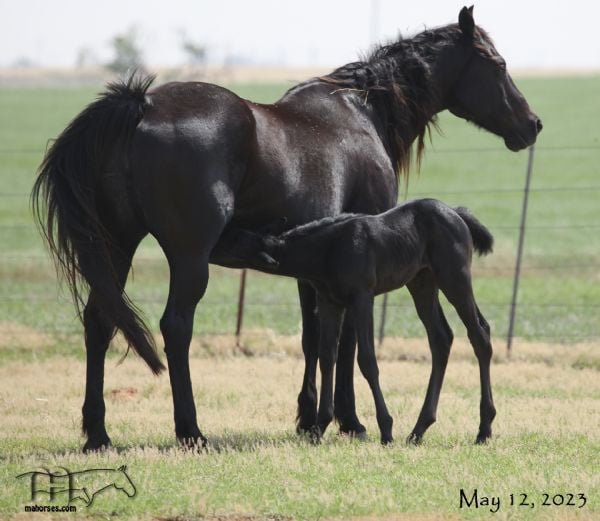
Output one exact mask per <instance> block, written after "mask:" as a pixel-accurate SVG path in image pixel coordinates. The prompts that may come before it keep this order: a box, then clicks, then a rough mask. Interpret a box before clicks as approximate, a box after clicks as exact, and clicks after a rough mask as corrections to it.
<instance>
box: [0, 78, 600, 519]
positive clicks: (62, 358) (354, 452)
mask: <svg viewBox="0 0 600 521" xmlns="http://www.w3.org/2000/svg"><path fill="white" fill-rule="evenodd" d="M517 83H518V86H519V87H520V88H521V89H522V91H523V93H524V94H525V96H526V97H527V99H528V100H529V101H530V103H531V106H532V108H533V109H534V110H535V111H536V112H537V113H538V114H539V116H540V117H541V118H542V120H543V122H544V131H543V132H542V133H541V134H540V136H539V140H538V143H537V145H536V155H535V162H534V171H533V180H532V186H531V188H532V192H531V196H530V208H529V219H528V228H527V232H526V237H525V255H524V260H523V277H522V280H521V286H520V292H519V307H518V316H517V324H516V331H515V333H516V336H517V339H516V341H515V344H514V357H513V358H512V359H511V360H508V359H507V358H506V357H505V356H504V353H503V352H504V335H505V334H506V329H507V318H508V311H509V303H510V295H511V290H512V273H513V269H514V259H515V249H516V244H517V233H518V226H519V218H520V211H521V201H522V188H523V184H524V172H525V167H526V161H527V154H526V153H525V152H522V153H518V154H514V153H511V152H509V151H507V150H506V149H504V147H503V144H502V142H501V141H500V140H499V139H498V138H495V137H493V136H490V135H488V134H485V133H483V132H479V131H478V130H477V129H475V128H474V127H472V126H468V125H466V124H465V123H464V122H462V121H460V120H458V119H456V118H451V117H441V118H440V127H441V129H442V131H443V135H438V134H436V133H435V132H434V133H433V136H432V137H433V145H429V146H428V150H427V151H426V153H425V159H424V162H423V166H422V169H421V173H420V174H417V172H416V171H414V170H413V172H412V175H411V178H410V182H409V184H408V191H407V192H406V193H404V192H403V194H402V196H401V197H402V198H405V197H407V198H413V197H421V196H423V197H437V198H440V199H442V200H444V201H445V202H447V203H448V204H451V205H461V206H467V207H468V208H470V209H471V210H472V211H473V213H474V214H475V215H476V216H477V217H478V218H479V219H480V220H481V221H482V222H483V223H484V224H485V225H486V226H488V227H489V228H490V230H491V231H492V232H493V233H494V235H495V238H496V247H495V252H494V254H492V255H491V256H489V257H487V258H485V259H475V261H474V277H475V292H476V295H477V299H478V302H479V303H480V306H481V309H482V311H483V313H484V314H485V315H486V317H487V318H488V319H489V320H490V322H491V326H492V335H493V341H494V346H495V349H496V353H497V356H496V358H495V363H494V365H493V367H492V379H493V385H494V392H495V400H496V406H497V409H498V417H497V419H496V421H495V423H494V428H495V429H494V434H495V438H494V440H493V441H492V442H491V444H490V445H489V446H487V447H474V446H473V445H472V442H473V440H474V438H475V434H476V430H477V419H478V399H479V394H478V393H479V384H478V372H477V367H476V364H475V360H474V356H473V354H472V352H471V350H470V348H469V346H468V345H467V344H466V342H465V339H464V338H462V337H464V334H465V333H464V328H463V327H462V325H461V324H460V323H459V322H458V321H457V320H456V317H455V316H454V314H453V311H452V310H451V307H450V306H448V305H445V309H446V310H447V311H448V316H449V317H450V318H451V325H452V327H453V329H454V331H455V334H456V336H457V337H458V338H457V340H456V342H455V344H456V345H455V348H454V350H453V354H452V355H451V359H450V362H449V367H448V372H447V378H446V381H445V385H444V389H443V390H442V395H441V399H440V407H439V414H438V423H436V424H435V425H434V426H432V428H431V429H430V431H429V432H428V434H427V438H426V440H425V443H424V444H423V445H422V446H420V447H410V448H409V447H406V446H404V445H403V443H402V439H403V437H404V436H406V435H408V433H409V429H410V427H411V426H412V423H413V421H414V420H415V418H416V417H417V415H418V411H419V408H420V406H421V403H422V398H423V394H424V391H425V388H426V385H427V378H428V375H429V362H428V359H429V354H428V349H427V346H426V339H425V337H424V334H423V330H422V326H421V324H420V322H418V319H417V317H416V313H415V311H414V309H413V306H412V302H411V301H410V297H409V296H408V293H407V292H406V291H405V290H402V291H399V292H396V293H394V294H392V295H391V296H390V301H389V302H390V307H389V309H388V317H387V324H386V341H385V342H384V344H383V346H381V348H380V349H379V351H378V356H379V358H380V359H381V364H380V368H381V377H382V388H383V390H384V392H385V395H386V399H387V401H388V405H389V407H390V412H391V414H392V416H393V417H394V419H395V424H394V434H395V437H396V439H397V442H396V444H395V445H394V446H392V447H390V448H389V449H382V448H381V447H380V446H379V443H378V442H377V427H376V421H375V417H374V409H373V406H372V400H371V397H370V393H369V390H368V387H367V386H366V384H365V383H364V382H363V380H362V378H361V377H360V376H359V375H358V374H357V377H356V380H357V404H358V413H359V415H360V417H361V419H364V422H365V424H366V425H367V428H368V431H369V433H370V434H371V439H370V441H368V442H367V443H357V442H354V441H351V440H346V439H339V438H338V437H337V436H336V434H335V429H331V432H328V433H327V435H326V437H325V440H324V443H323V445H322V446H320V447H313V446H310V445H309V444H307V443H306V441H305V440H302V439H300V438H298V437H297V436H296V435H295V433H294V430H293V420H294V415H295V405H296V403H295V399H296V395H297V392H298V390H299V387H300V383H301V377H302V369H303V361H302V355H301V348H300V340H299V333H300V312H299V306H298V304H297V295H296V286H295V283H294V282H293V281H291V280H288V279H284V278H277V277H272V276H267V275H263V274H260V273H256V272H250V273H249V276H248V286H247V288H246V314H245V317H244V332H245V333H244V336H243V338H242V340H243V344H244V345H245V346H247V347H248V348H249V349H250V350H251V351H252V352H253V353H254V354H255V355H257V356H255V357H253V358H252V357H243V356H239V355H237V354H236V351H235V349H234V339H233V336H232V335H233V332H234V331H235V326H236V324H235V319H236V309H237V293H238V287H239V279H240V274H239V272H238V271H231V270H226V269H222V268H219V267H211V280H210V283H209V289H208V292H207V294H206V296H205V298H204V299H203V300H202V302H201V303H200V305H199V306H198V311H197V315H196V323H195V333H196V335H195V338H194V341H193V344H192V349H191V356H192V377H193V379H194V390H195V394H196V400H197V404H198V417H199V422H200V426H201V428H202V429H203V431H204V432H205V433H206V435H207V436H208V437H209V440H210V442H211V448H210V449H209V450H208V453H206V454H202V455H195V454H187V453H185V452H182V451H181V450H179V449H178V448H177V446H176V442H175V438H174V436H173V433H172V403H171V397H170V391H169V387H168V378H167V377H166V376H161V377H160V378H155V377H153V376H152V375H151V374H150V373H149V371H148V370H147V368H146V367H145V365H144V364H143V363H142V362H141V361H140V360H138V359H137V358H136V357H135V355H133V354H130V355H129V356H128V358H127V360H126V361H125V362H124V363H123V364H122V365H117V361H118V359H119V358H120V357H121V356H122V354H123V353H124V347H123V345H122V344H121V343H120V342H119V341H117V342H116V346H115V347H114V348H113V349H111V351H109V355H110V356H109V358H108V360H107V371H106V372H107V376H106V379H107V381H106V393H105V394H106V398H107V423H108V427H109V430H110V432H111V434H112V436H113V442H114V443H115V445H116V446H117V448H118V449H119V450H118V451H111V452H109V453H108V454H105V455H89V456H85V455H82V454H80V453H79V449H80V447H81V445H82V443H83V440H82V438H81V437H80V436H79V435H78V432H77V426H78V425H79V423H80V410H81V400H82V395H81V390H82V389H83V385H84V384H83V382H84V374H85V367H84V363H83V359H84V348H83V339H82V334H81V331H82V328H81V326H80V324H79V322H78V320H77V317H76V316H75V312H74V308H73V306H72V303H71V302H70V299H69V295H68V292H67V291H66V290H63V291H61V290H59V289H58V285H57V281H56V276H55V274H54V270H53V267H52V265H51V264H50V261H49V259H48V257H47V255H46V252H45V250H44V246H43V243H42V240H41V238H40V237H39V235H38V234H37V231H36V230H35V227H34V225H33V221H32V218H31V214H30V209H29V196H28V194H29V191H30V189H31V185H32V183H33V180H34V176H35V171H36V168H37V166H38V165H39V163H40V161H41V158H42V155H43V151H44V149H45V146H46V142H47V140H48V139H49V138H51V137H54V136H56V135H57V134H58V133H59V132H60V131H61V130H62V129H63V128H64V126H65V125H66V124H67V122H68V121H69V120H70V119H71V118H72V117H73V116H74V115H75V114H77V113H78V112H79V111H80V110H81V109H82V108H83V106H84V105H85V104H87V103H88V102H89V101H91V100H92V98H93V97H94V94H95V93H96V92H97V91H99V90H100V89H101V86H98V87H97V88H95V89H91V88H52V89H50V88H48V89H33V88H28V89H16V88H14V89H8V88H3V89H0V180H1V184H0V237H1V238H2V244H3V248H2V251H1V252H0V259H1V262H0V280H1V281H2V283H1V285H0V400H1V403H2V404H3V407H2V413H3V428H2V431H1V433H0V445H1V446H2V447H3V454H2V456H1V457H2V458H3V460H2V461H3V466H2V470H1V471H0V476H1V479H2V483H3V484H4V486H5V491H6V494H4V495H3V496H2V498H1V499H0V514H2V515H14V514H17V513H19V512H22V505H23V504H25V503H26V501H27V491H26V487H25V488H23V486H22V484H20V483H19V482H17V481H16V480H15V479H14V476H15V475H17V474H20V473H22V472H26V471H29V470H32V469H33V468H36V467H39V466H41V465H46V466H51V467H54V466H59V465H64V466H66V467H67V468H70V469H73V470H75V469H81V468H85V467H86V466H87V467H97V466H99V463H100V462H101V463H102V464H103V465H106V466H109V467H115V468H116V467H118V466H120V465H122V464H127V466H128V469H129V472H130V475H131V477H132V479H133V480H134V481H135V483H136V486H137V487H138V489H139V493H138V495H137V496H136V498H135V499H129V498H127V497H125V496H124V495H122V494H121V495H118V494H115V495H114V496H111V497H110V498H108V496H107V497H105V498H98V502H97V504H95V506H94V510H93V511H90V512H85V513H87V514H89V515H105V516H108V515H111V516H112V515H115V514H118V515H119V516H122V517H124V518H142V517H147V515H148V514H149V513H152V514H153V515H156V516H162V517H174V516H187V517H198V516H207V517H211V516H218V515H222V516H228V515H237V516H238V517H240V518H241V519H255V518H254V517H252V516H257V517H258V518H264V517H268V516H280V518H282V517H283V518H285V517H286V516H289V517H293V518H298V519H316V518H327V517H338V518H346V517H349V516H350V515H363V516H367V515H368V516H377V517H386V516H390V515H396V514H397V513H398V512H402V513H404V514H405V515H406V519H414V518H415V513H421V514H424V515H425V518H426V519H428V518H429V517H427V516H432V518H433V517H436V516H439V515H456V516H463V515H467V516H474V517H475V516H477V515H483V516H486V517H487V516H489V515H490V513H489V511H487V510H486V511H485V512H481V511H480V512H469V513H467V514H465V513H464V511H460V510H459V509H458V493H459V489H460V488H461V487H465V488H474V487H478V488H479V489H480V490H483V491H485V492H486V493H487V494H497V495H500V496H502V497H503V498H505V501H508V499H507V497H508V495H509V494H510V493H514V494H519V493H528V494H529V495H530V498H531V497H534V496H535V497H538V498H540V497H541V494H543V493H549V494H555V493H562V494H566V493H585V494H586V495H587V497H588V504H587V505H586V507H584V508H583V509H579V510H578V509H573V508H572V507H566V506H565V507H541V506H539V505H538V506H537V507H536V508H533V509H526V510H523V509H518V508H515V507H513V508H512V509H511V508H509V507H508V506H507V505H506V504H503V506H502V509H501V511H500V515H499V519H506V518H508V517H511V518H521V517H527V518H543V519H548V518H551V519H567V518H571V517H575V516H577V519H594V518H597V516H598V515H600V514H599V509H600V504H599V502H598V497H599V493H600V489H599V485H598V479H597V468H596V466H597V455H598V453H599V452H600V439H599V435H600V432H599V428H598V427H599V425H600V418H599V412H598V411H599V408H598V403H599V400H600V387H599V384H598V382H599V379H598V371H599V370H600V356H599V353H598V347H599V345H600V341H599V340H600V312H599V311H600V284H598V282H599V279H600V233H599V231H600V224H599V221H598V198H599V196H600V127H598V121H600V105H599V104H598V101H597V93H598V92H600V78H553V79H549V78H527V79H520V80H518V81H517ZM233 87H234V90H236V91H237V92H238V93H240V95H242V96H244V97H247V98H249V99H253V100H257V101H272V100H274V99H276V98H277V97H278V96H279V95H280V94H281V93H282V92H283V91H284V90H285V89H286V88H288V87H289V85H283V84H279V85H267V86H263V85H261V86H259V85H236V86H233ZM167 282H168V277H167V267H166V263H165V261H164V259H163V257H162V253H161V252H160V250H159V249H158V246H157V245H156V243H154V242H153V240H152V239H147V240H146V241H145V242H144V243H143V244H142V246H141V247H140V249H139V251H138V253H137V256H136V259H135V262H134V277H133V280H131V279H130V282H129V285H128V291H129V293H130V296H131V297H132V300H133V301H134V302H135V303H136V304H138V305H139V307H140V308H141V309H142V310H143V312H144V313H145V315H146V317H147V318H148V323H149V325H150V326H151V328H152V329H153V330H154V331H156V332H158V320H159V317H160V315H161V314H162V311H163V306H164V304H165V302H166V292H167ZM161 342H162V341H161V340H159V345H161ZM124 444H127V445H124ZM182 483H185V484H186V486H184V487H182V486H181V484H182ZM107 498H108V499H107ZM103 499H105V500H106V502H102V501H103ZM81 510H83V508H82V509H81ZM80 513H81V512H80ZM244 516H247V517H244ZM417 518H418V517H417Z"/></svg>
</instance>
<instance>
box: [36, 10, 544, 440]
mask: <svg viewBox="0 0 600 521" xmlns="http://www.w3.org/2000/svg"><path fill="white" fill-rule="evenodd" d="M151 81H152V79H151V78H145V79H140V78H135V77H132V78H130V79H129V80H128V81H127V82H123V83H115V84H111V85H109V86H108V88H107V91H106V92H105V93H104V94H102V95H101V96H100V97H99V99H98V100H96V101H95V102H94V103H92V104H90V105H89V106H88V107H87V108H85V109H84V110H83V111H82V112H81V113H80V114H79V115H78V116H77V117H76V118H75V119H74V120H73V121H72V122H71V123H70V124H69V126H68V127H67V128H66V129H65V130H64V131H63V132H62V133H61V135H60V136H59V137H58V139H57V140H56V141H55V142H54V143H53V144H52V146H51V147H50V149H49V150H48V152H47V154H46V156H45V159H44V161H43V163H42V165H41V167H40V174H39V177H38V179H37V181H36V183H35V186H34V188H33V192H32V199H33V206H34V211H35V213H36V215H37V217H38V219H39V221H40V224H41V226H42V228H43V230H44V233H45V237H46V240H47V241H48V243H49V246H50V249H51V251H52V252H53V254H54V256H55V258H56V260H57V263H58V265H59V266H60V267H61V268H62V270H63V272H64V274H65V275H66V278H67V281H68V283H69V286H70V288H71V290H72V292H73V294H74V299H75V302H76V305H77V306H78V309H81V308H83V323H84V329H85V343H86V353H87V374H86V389H85V400H84V404H83V430H84V432H85V433H86V434H87V442H86V444H85V446H84V450H95V449H99V448H101V447H104V446H107V445H109V444H110V439H109V437H108V434H107V432H106V428H105V422H104V417H105V405H104V398H103V382H104V361H105V353H106V350H107V348H108V345H109V342H110V340H111V338H112V336H113V335H114V333H115V330H116V329H118V330H120V331H121V332H122V333H123V334H124V336H125V338H126V339H127V341H128V343H129V345H130V346H131V347H132V348H133V349H134V350H135V351H136V352H137V353H138V354H139V355H140V356H141V357H142V358H143V359H144V360H145V361H146V362H147V363H148V365H149V366H150V368H151V369H152V370H153V371H154V372H155V373H159V372H160V371H161V370H162V369H163V368H164V366H163V364H162V362H161V361H160V359H159V358H158V355H157V353H156V349H155V346H154V342H153V339H152V336H151V335H150V333H149V331H148V329H147V327H146V326H145V325H144V323H143V322H142V321H141V319H140V318H139V316H138V314H137V313H136V311H135V308H134V307H133V305H132V303H131V302H130V301H129V300H128V299H127V296H126V295H125V294H124V292H123V288H124V285H125V281H126V279H127V276H128V272H129V269H130V266H131V260H132V257H133V255H134V252H135V250H136V248H137V246H138V244H139V243H140V241H141V240H142V239H143V238H144V237H145V236H146V235H147V234H148V233H150V234H152V235H153V236H154V237H155V238H156V240H157V241H158V243H159V244H160V246H161V247H162V249H163V251H164V253H165V255H166V257H167V260H168V263H169V268H170V286H169V296H168V300H167V305H166V309H165V311H164V314H163V316H162V318H161V321H160V329H161V332H162V335H163V338H164V342H165V352H166V356H167V362H168V366H169V378H170V382H171V388H172V393H173V404H174V417H175V432H176V435H177V438H178V439H179V440H180V442H181V443H183V444H185V445H195V444H203V443H204V442H205V438H204V436H203V435H202V433H201V432H200V429H199V427H198V423H197V420H196V407H195V404H194V398H193V394H192V384H191V378H190V370H189V361H188V354H189V344H190V339H191V336H192V328H193V318H194V311H195V308H196V305H197V303H198V302H199V301H200V299H201V298H202V296H203V295H204V292H205V290H206V287H207V284H208V265H209V262H214V263H218V264H222V265H225V266H232V267H241V266H242V264H240V263H239V261H236V259H234V258H233V257H231V256H229V255H228V254H227V251H228V249H229V246H228V245H227V244H226V241H221V242H219V238H220V236H221V234H222V231H223V230H224V228H225V227H226V225H227V224H228V223H230V222H231V223H234V224H235V225H237V226H239V227H243V228H253V227H259V226H261V225H263V224H265V223H269V222H272V221H273V220H274V219H276V218H278V217H282V216H286V217H287V218H288V219H289V224H290V225H296V224H300V223H305V222H308V221H311V220H314V219H318V218H321V217H324V216H330V215H337V214H339V213H342V212H360V213H378V212H381V211H384V210H386V209H388V208H391V207H392V206H393V205H394V204H395V202H396V198H397V188H398V181H397V173H398V172H400V171H401V170H404V171H407V169H408V166H409V164H410V150H411V145H412V143H413V142H414V141H415V140H416V141H417V143H418V146H417V150H418V152H419V154H420V153H421V152H422V150H423V140H424V136H425V133H426V131H427V129H428V126H429V124H430V123H431V122H433V121H434V119H435V116H436V114H437V113H438V112H440V111H442V110H445V109H449V110H450V111H451V112H453V113H455V114H456V115H458V116H459V117H461V118H464V119H467V120H469V121H472V122H474V123H475V124H477V125H479V126H481V127H483V128H485V129H486V130H489V131H490V132H493V133H495V134H497V135H499V136H501V137H502V138H503V139H504V141H505V143H506V145H507V147H508V148H510V149H511V150H519V149H522V148H525V147H527V146H529V145H531V144H532V143H533V142H534V141H535V139H536V136H537V134H538V132H539V131H540V129H541V123H540V121H539V119H538V118H537V116H536V115H535V114H534V113H533V112H532V111H531V110H530V108H529V106H528V104H527V102H526V100H525V99H524V98H523V96H522V95H521V93H520V92H519V91H518V89H517V88H516V87H515V85H514V84H513V82H512V79H511V78H510V76H509V75H508V73H507V72H506V68H505V64H504V62H503V60H502V58H501V56H500V55H499V54H498V52H497V51H496V49H495V48H494V46H493V44H492V42H491V40H490V38H489V37H488V35H487V34H486V33H485V32H484V31H483V30H482V29H480V28H479V27H477V26H475V23H474V21H473V16H472V10H471V9H466V8H463V9H462V10H461V12H460V15H459V23H458V24H451V25H448V26H444V27H440V28H436V29H432V30H427V31H424V32H422V33H420V34H417V35H416V36H414V37H413V38H409V39H402V40H399V41H398V42H395V43H392V44H390V45H386V46H382V47H379V48H377V49H376V50H375V51H373V52H372V53H371V55H370V56H369V57H368V58H367V59H365V60H364V61H360V62H356V63H351V64H348V65H345V66H343V67H340V68H339V69H337V70H335V71H333V72H332V73H331V74H329V75H327V76H324V77H321V78H316V79H312V80H309V81H307V82H305V83H302V84H300V85H298V86H296V87H294V88H292V89H291V90H290V91H288V92H287V93H286V94H285V95H284V96H283V98H281V99H280V100H279V101H278V102H276V103H274V104H272V105H261V104H257V103H252V102H249V101H246V100H243V99H241V98H239V97H238V96H236V95H235V94H233V93H232V92H230V91H228V90H226V89H224V88H222V87H218V86H216V85H210V84H205V83H198V82H189V83H168V84H165V85H161V86H159V87H157V88H155V89H152V90H149V87H150V84H151ZM86 285H87V286H88V287H89V296H88V297H87V302H85V301H84V292H83V287H84V286H86ZM298 288H299V293H300V304H301V307H302V319H303V332H302V349H303V351H304V355H305V359H306V368H305V376H304V381H303V385H302V390H301V392H300V395H299V397H298V428H299V429H300V430H303V429H307V428H310V427H311V426H312V425H314V424H315V420H316V414H317V410H316V403H317V397H316V387H315V377H316V375H315V373H316V366H317V357H318V352H317V346H318V338H319V334H320V328H319V323H318V319H317V317H316V316H315V314H314V309H315V303H316V294H315V291H314V290H313V289H312V288H311V287H310V286H309V285H307V284H304V283H299V284H298ZM355 344H356V337H355V333H354V327H353V325H352V323H351V321H350V320H349V319H346V320H345V322H344V324H343V326H342V334H341V340H340V360H339V363H338V376H337V378H336V396H335V400H336V407H335V414H336V417H337V419H338V421H339V423H340V428H341V430H342V431H345V432H361V431H364V427H363V426H362V425H361V424H360V423H359V421H358V419H357V417H356V413H355V407H354V389H353V375H352V371H353V361H354V355H355V349H356V347H355Z"/></svg>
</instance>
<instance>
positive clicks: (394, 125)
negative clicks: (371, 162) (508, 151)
mask: <svg viewBox="0 0 600 521" xmlns="http://www.w3.org/2000/svg"><path fill="white" fill-rule="evenodd" d="M460 41H463V42H464V43H465V44H470V45H473V47H474V48H475V50H476V52H478V53H480V54H482V55H485V56H486V57H490V58H496V57H498V58H499V56H498V55H497V53H496V52H495V49H494V46H493V44H492V42H491V40H490V39H489V36H488V35H487V34H486V33H485V31H483V30H482V29H480V28H479V27H476V28H475V32H474V37H473V39H472V40H469V41H467V40H466V38H465V37H464V35H463V33H462V31H461V29H460V28H459V26H458V24H450V25H447V26H443V27H438V28H435V29H429V30H425V31H423V32H421V33H419V34H417V35H415V36H413V37H412V38H406V39H404V38H402V36H400V37H399V39H398V41H395V42H393V43H389V44H386V45H378V46H376V47H375V48H374V49H373V50H371V52H370V53H368V54H367V55H366V56H365V57H364V59H362V60H360V61H357V62H353V63H348V64H346V65H343V66H342V67H339V68H337V69H336V70H334V71H333V72H331V73H330V74H327V75H325V76H321V77H319V78H318V80H320V81H323V82H326V83H330V84H332V85H335V86H336V87H337V89H340V90H341V89H348V90H357V91H362V95H363V96H364V102H365V103H370V104H371V105H372V106H373V107H374V109H375V110H376V112H377V113H378V114H379V116H380V117H383V118H385V119H384V120H383V123H384V125H385V127H386V128H387V134H388V136H387V138H388V147H389V148H390V155H391V157H392V160H393V162H394V164H395V168H396V171H397V173H398V175H400V174H404V175H406V176H407V175H408V171H409V167H410V164H411V142H412V139H413V138H414V133H415V131H416V132H417V147H416V163H417V167H420V164H421V158H422V155H423V151H424V149H425V135H426V134H428V133H429V134H430V132H431V128H430V125H433V126H434V127H436V117H435V116H432V114H433V110H432V107H433V106H435V105H436V101H437V100H436V99H435V95H436V94H435V91H434V88H433V87H434V86H433V85H432V82H431V72H432V71H431V69H432V65H433V63H434V62H435V60H436V58H437V56H439V53H440V51H442V50H443V49H444V48H445V47H447V46H451V45H455V44H456V43H457V42H460ZM337 89H335V90H337ZM335 90H334V92H335ZM436 128H437V127H436Z"/></svg>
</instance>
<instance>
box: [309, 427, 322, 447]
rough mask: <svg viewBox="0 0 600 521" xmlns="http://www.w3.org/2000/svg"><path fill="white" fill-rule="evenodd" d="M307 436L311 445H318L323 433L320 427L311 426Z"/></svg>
mask: <svg viewBox="0 0 600 521" xmlns="http://www.w3.org/2000/svg"><path fill="white" fill-rule="evenodd" d="M307 434H308V438H309V440H310V442H311V443H312V444H313V445H319V444H320V443H321V440H322V439H323V432H322V431H321V427H319V426H318V425H313V426H312V427H311V428H310V430H309V431H308V433H307Z"/></svg>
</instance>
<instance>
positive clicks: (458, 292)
mask: <svg viewBox="0 0 600 521" xmlns="http://www.w3.org/2000/svg"><path fill="white" fill-rule="evenodd" d="M440 289H441V290H442V291H443V292H444V295H446V297H447V298H448V300H449V301H450V303H451V304H452V305H453V306H454V307H455V308H456V311H457V313H458V316H459V317H460V319H461V320H462V322H463V323H464V325H465V327H466V328H467V335H468V337H469V341H470V342H471V345H472V346H473V350H474V351H475V356H476V357H477V361H478V362H479V379H480V384H481V402H480V405H479V414H480V423H479V432H478V434H477V438H476V440H475V441H476V443H485V442H486V441H487V440H488V439H489V438H490V437H491V436H492V421H493V420H494V417H495V416H496V408H495V407H494V400H493V397H492V384H491V380H490V362H491V359H492V344H491V340H490V327H489V325H488V323H487V321H486V320H485V318H483V315H482V314H481V312H480V311H479V308H478V307H477V304H476V302H475V297H474V296H473V288H472V286H471V278H470V276H469V275H467V274H463V275H462V276H460V277H455V278H454V279H452V280H447V281H444V282H441V281H440Z"/></svg>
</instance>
